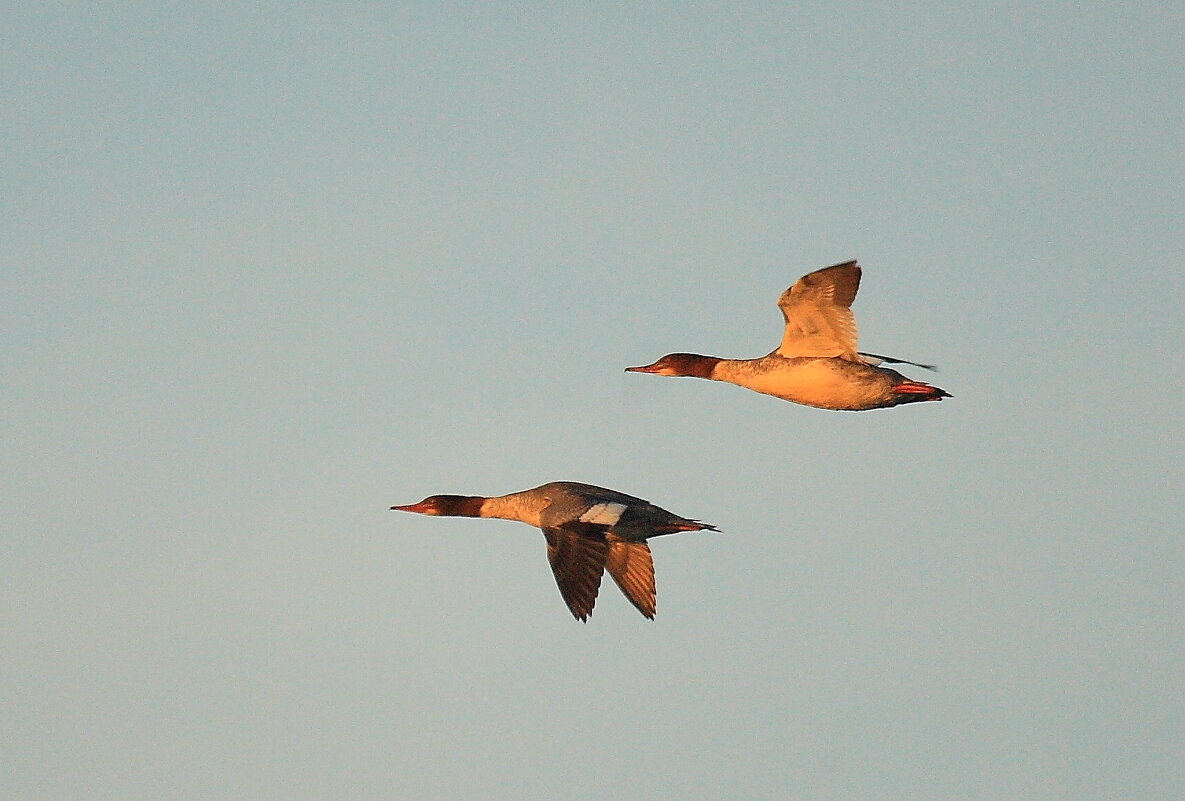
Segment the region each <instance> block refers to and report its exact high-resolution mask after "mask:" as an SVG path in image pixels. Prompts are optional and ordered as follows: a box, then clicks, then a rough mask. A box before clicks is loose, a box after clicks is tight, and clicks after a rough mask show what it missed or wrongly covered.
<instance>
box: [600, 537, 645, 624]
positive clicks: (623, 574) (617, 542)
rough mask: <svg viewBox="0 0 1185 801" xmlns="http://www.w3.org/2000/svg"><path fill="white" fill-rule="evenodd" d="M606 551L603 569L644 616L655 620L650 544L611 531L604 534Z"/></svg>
mask: <svg viewBox="0 0 1185 801" xmlns="http://www.w3.org/2000/svg"><path fill="white" fill-rule="evenodd" d="M605 540H606V542H607V543H608V545H609V550H608V553H607V555H606V558H605V569H606V570H608V571H609V575H610V576H612V577H613V580H614V581H616V582H617V586H618V587H620V588H621V591H622V592H623V593H625V597H626V598H629V599H630V603H632V604H633V605H634V606H636V607H637V608H638V611H639V612H641V613H642V614H643V615H645V616H646V617H648V618H650V619H651V620H653V619H654V611H655V608H656V597H655V592H654V560H653V559H652V558H651V557H650V547H649V546H648V545H647V544H646V543H645V542H630V541H629V540H623V539H621V538H619V537H616V536H614V535H613V534H606V535H605Z"/></svg>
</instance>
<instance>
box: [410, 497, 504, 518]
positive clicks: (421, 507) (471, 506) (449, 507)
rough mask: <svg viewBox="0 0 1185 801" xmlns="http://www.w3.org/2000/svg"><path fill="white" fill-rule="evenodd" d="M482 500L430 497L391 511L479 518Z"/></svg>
mask: <svg viewBox="0 0 1185 801" xmlns="http://www.w3.org/2000/svg"><path fill="white" fill-rule="evenodd" d="M482 500H483V499H482V498H475V497H472V496H469V495H429V496H428V497H427V498H425V499H424V500H422V501H420V502H419V503H409V504H407V505H406V506H392V507H391V509H392V511H395V512H415V513H416V514H421V515H444V516H449V517H477V516H478V513H479V512H480V511H481V502H482Z"/></svg>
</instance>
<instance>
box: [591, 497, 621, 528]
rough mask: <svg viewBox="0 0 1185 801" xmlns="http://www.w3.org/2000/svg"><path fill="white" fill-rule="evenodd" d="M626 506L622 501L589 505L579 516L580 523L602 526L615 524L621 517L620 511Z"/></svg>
mask: <svg viewBox="0 0 1185 801" xmlns="http://www.w3.org/2000/svg"><path fill="white" fill-rule="evenodd" d="M627 508H628V507H626V505H625V504H624V503H610V502H605V503H598V504H596V505H594V506H590V507H589V508H588V510H587V511H586V512H585V513H584V514H582V515H581V516H580V522H581V523H596V524H598V525H602V526H612V525H616V524H617V521H618V520H620V519H621V513H622V512H624V511H625V510H626V509H627Z"/></svg>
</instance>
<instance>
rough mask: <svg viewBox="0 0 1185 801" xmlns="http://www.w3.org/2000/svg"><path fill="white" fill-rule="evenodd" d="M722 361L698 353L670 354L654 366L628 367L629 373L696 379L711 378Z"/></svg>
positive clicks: (626, 369)
mask: <svg viewBox="0 0 1185 801" xmlns="http://www.w3.org/2000/svg"><path fill="white" fill-rule="evenodd" d="M719 361H720V360H719V359H717V358H716V357H715V356H701V355H699V354H698V353H668V354H667V355H666V356H663V357H662V358H661V359H659V360H658V361H656V362H655V363H654V364H647V365H643V366H641V367H627V368H625V371H626V372H627V373H653V374H654V375H689V376H694V377H695V378H709V377H710V376H711V375H712V368H713V367H715V366H716V363H717V362H719Z"/></svg>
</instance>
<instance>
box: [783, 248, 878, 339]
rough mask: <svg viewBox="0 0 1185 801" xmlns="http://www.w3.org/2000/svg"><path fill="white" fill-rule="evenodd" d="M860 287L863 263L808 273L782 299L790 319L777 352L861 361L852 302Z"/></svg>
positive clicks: (785, 314) (838, 265)
mask: <svg viewBox="0 0 1185 801" xmlns="http://www.w3.org/2000/svg"><path fill="white" fill-rule="evenodd" d="M859 288H860V265H858V264H857V263H856V262H854V261H849V262H844V263H843V264H836V265H834V266H832V267H824V268H823V269H822V270H815V272H813V273H807V274H806V275H804V276H803V277H802V278H799V279H798V280H797V281H795V282H794V286H792V287H790V288H789V289H787V290H786V291H785V292H783V293H782V296H781V297H780V298H778V307H779V308H780V309H781V310H782V316H783V317H785V318H786V330H785V332H784V333H783V334H782V344H781V345H779V346H778V349H777V351H775V352H776V353H777V354H779V355H780V356H785V357H786V358H788V359H793V358H796V357H799V356H840V357H842V358H844V359H848V360H850V361H853V362H859V361H860V360H861V359H860V356H859V355H858V354H857V353H856V318H855V317H854V316H853V315H852V310H851V305H852V301H853V300H855V299H856V292H857V290H859Z"/></svg>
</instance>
